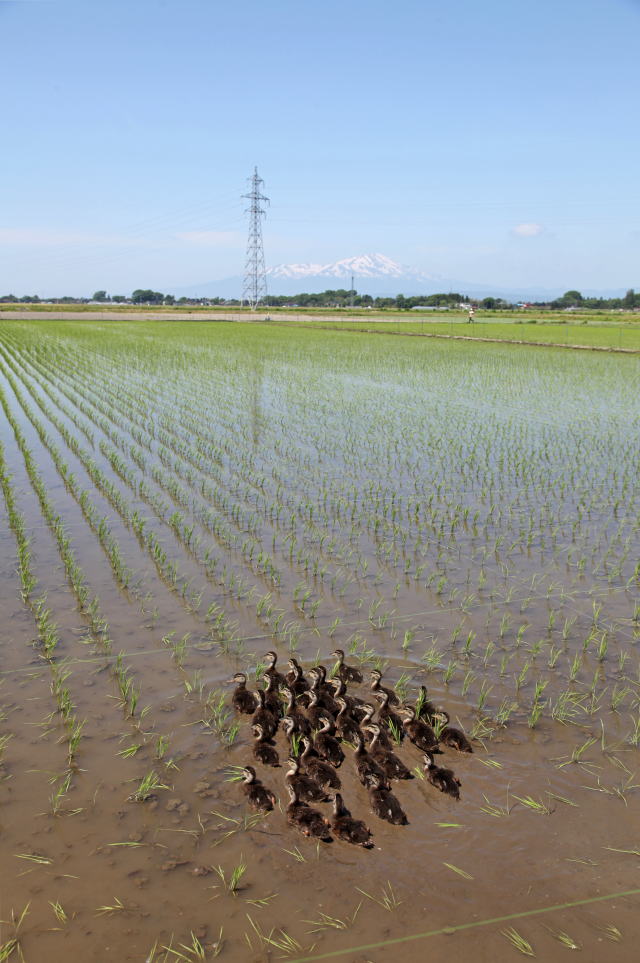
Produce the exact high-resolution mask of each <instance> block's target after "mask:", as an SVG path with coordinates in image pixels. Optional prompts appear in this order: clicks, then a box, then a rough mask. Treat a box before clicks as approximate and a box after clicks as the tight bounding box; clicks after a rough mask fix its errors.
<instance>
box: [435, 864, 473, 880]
mask: <svg viewBox="0 0 640 963" xmlns="http://www.w3.org/2000/svg"><path fill="white" fill-rule="evenodd" d="M442 865H443V866H446V867H447V869H450V870H451V872H452V873H456V874H457V875H458V876H462V878H463V879H473V878H474V877H473V876H472V875H471V874H470V873H467V872H466V871H465V870H464V869H460V867H459V866H454V865H453V863H443V864H442Z"/></svg>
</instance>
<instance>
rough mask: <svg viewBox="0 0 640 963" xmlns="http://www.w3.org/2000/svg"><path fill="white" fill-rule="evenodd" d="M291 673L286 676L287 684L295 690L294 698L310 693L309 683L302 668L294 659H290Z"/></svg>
mask: <svg viewBox="0 0 640 963" xmlns="http://www.w3.org/2000/svg"><path fill="white" fill-rule="evenodd" d="M288 665H289V667H290V668H289V671H288V672H287V674H286V676H285V682H286V684H287V685H288V686H289V688H290V689H292V690H293V694H294V696H300V695H302V694H303V693H304V692H308V691H309V683H308V682H307V680H306V679H305V678H304V676H303V674H302V668H301V667H300V665H299V664H298V663H297V662H296V660H295V659H294V658H291V659H289V662H288Z"/></svg>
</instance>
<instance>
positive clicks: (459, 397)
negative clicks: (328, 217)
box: [0, 320, 640, 963]
mask: <svg viewBox="0 0 640 963" xmlns="http://www.w3.org/2000/svg"><path fill="white" fill-rule="evenodd" d="M638 371H639V369H638V359H637V357H634V356H633V355H629V356H626V355H621V354H618V355H613V354H605V353H595V352H594V353H591V352H582V351H577V352H572V351H567V350H560V349H553V348H549V349H539V348H534V347H524V346H513V345H499V344H482V343H471V342H459V341H439V340H437V339H426V338H425V339H422V338H400V337H398V338H380V337H370V336H367V335H362V334H356V333H349V332H344V331H336V332H333V331H320V330H313V329H312V328H305V329H301V328H287V327H281V326H269V325H257V324H253V325H244V324H231V323H227V324H225V323H193V324H192V323H185V322H176V323H172V322H163V323H151V322H141V323H126V322H121V321H109V322H105V323H92V322H87V321H85V322H82V321H69V322H58V321H55V320H46V321H42V322H40V321H38V322H25V321H9V320H3V321H0V405H1V409H2V411H1V413H0V483H1V487H2V496H1V497H0V612H1V620H0V660H1V661H0V863H1V866H2V872H1V874H0V918H1V919H2V921H3V922H2V924H1V927H0V960H22V959H24V960H26V961H31V963H33V961H40V960H47V961H48V963H62V961H67V960H69V959H72V958H77V959H80V960H87V961H88V960H96V961H106V960H114V961H118V963H123V961H136V963H174V961H184V960H187V961H195V960H211V959H214V958H218V957H219V958H220V959H221V960H229V961H234V963H235V961H256V963H258V961H270V960H277V959H285V960H289V961H296V960H297V961H302V960H305V961H311V960H321V959H336V960H344V961H348V963H364V961H367V960H370V961H374V963H386V961H400V963H405V961H409V960H416V959H426V958H428V959H430V960H434V961H438V963H440V961H445V960H446V961H447V963H461V961H465V960H468V959H473V960H475V961H478V963H485V961H486V963H488V961H495V960H511V959H513V960H517V959H518V958H520V957H521V956H536V957H538V958H539V959H541V960H544V961H551V963H556V961H561V960H563V959H564V958H565V957H566V956H567V953H568V952H569V951H570V950H574V951H581V954H582V955H581V958H582V959H584V960H585V961H594V963H595V961H602V960H605V959H606V960H607V963H630V961H632V960H635V959H636V958H637V945H638V940H639V938H640V913H639V912H638V908H639V906H640V881H639V876H638V870H639V868H640V839H639V836H638V825H639V815H638V806H639V803H640V771H639V769H640V765H639V759H640V757H639V752H640V749H639V746H640V660H639V657H638V652H639V642H640V597H639V593H638V587H639V584H640V564H639V557H640V555H639V551H638V550H639V547H640V537H639V521H640V491H639V487H638V478H640V446H639V445H638V438H639V437H640V391H639V387H640V385H639V377H638ZM336 646H339V647H341V648H342V649H344V650H345V652H346V653H347V661H348V662H349V664H351V665H353V666H359V667H360V668H361V669H362V671H363V672H364V675H365V681H364V683H362V684H361V685H360V686H354V687H350V690H349V691H350V692H351V691H353V692H354V693H357V694H359V695H362V696H365V695H366V694H367V691H368V689H367V687H368V684H369V683H368V670H370V669H372V668H378V669H380V670H381V671H382V672H383V682H384V684H385V685H387V686H388V687H390V688H393V689H394V690H395V692H396V693H397V695H398V697H399V698H400V699H401V700H406V702H407V703H412V702H414V701H415V697H416V694H417V692H418V688H419V686H420V685H426V687H427V690H428V693H429V697H430V698H431V699H433V700H434V702H436V703H437V704H438V705H442V706H444V707H445V708H446V709H447V712H448V713H449V714H450V715H451V721H452V723H455V724H456V725H458V726H460V727H461V728H462V729H463V730H464V731H465V732H466V733H467V735H468V736H469V737H470V739H471V740H472V743H473V748H474V751H473V753H472V754H466V753H457V752H455V751H453V750H451V749H447V748H445V749H444V753H443V755H442V756H439V757H438V759H439V761H440V764H441V765H447V766H450V767H451V768H452V769H453V770H454V771H455V773H456V776H457V777H458V778H459V779H460V782H461V784H462V785H461V790H460V796H461V798H460V800H459V801H456V800H455V799H453V798H452V797H450V796H447V795H445V794H443V793H439V792H437V791H436V790H435V789H434V787H433V786H431V785H430V784H429V782H428V780H427V779H426V778H425V774H424V771H423V769H422V755H421V753H419V752H418V751H417V749H415V747H414V746H412V745H411V744H409V743H408V741H407V740H405V742H404V743H403V744H402V745H401V746H398V748H397V753H398V755H399V756H400V757H401V758H402V759H403V760H404V762H405V763H406V764H407V765H408V766H409V767H410V768H412V769H414V772H415V778H414V779H413V780H410V781H406V782H402V783H397V784H395V788H394V792H396V795H397V797H398V799H399V800H400V802H401V804H402V806H403V808H404V809H405V811H406V814H407V817H408V825H406V826H394V825H389V824H388V823H386V822H383V821H381V820H379V819H377V818H376V817H375V816H374V815H373V814H371V812H370V811H369V800H368V796H367V792H366V790H365V789H364V788H363V787H362V786H361V785H360V784H359V783H358V781H357V779H356V777H355V774H354V770H353V766H352V765H351V758H350V757H351V756H352V755H353V750H352V748H351V747H350V746H348V745H345V746H344V751H345V754H346V757H347V758H346V760H345V762H344V764H343V766H342V768H341V770H340V773H341V778H342V781H343V789H342V794H343V796H344V799H345V802H346V803H347V805H348V807H349V809H350V810H351V811H352V813H353V815H354V816H356V817H358V818H362V819H364V820H365V821H366V822H367V823H368V825H369V827H370V828H371V831H372V833H373V839H374V843H375V847H374V848H373V849H372V850H365V849H363V848H361V847H357V846H349V845H348V844H346V843H343V842H341V841H339V840H337V839H336V840H334V841H333V842H332V843H330V844H325V843H321V842H316V841H315V840H313V841H312V840H309V839H307V838H305V837H304V836H302V835H301V834H299V833H296V831H295V829H294V828H292V827H291V826H289V825H287V821H286V818H285V807H286V805H287V802H288V797H287V794H286V792H285V787H284V773H285V772H286V765H284V766H283V767H282V768H279V769H272V768H267V767H261V766H260V765H258V764H255V765H256V769H257V770H258V774H259V777H260V778H261V779H262V780H263V782H264V784H265V785H266V786H268V787H269V789H271V790H273V792H274V793H275V795H276V796H277V797H278V799H279V804H278V805H276V807H275V809H274V811H273V812H270V813H268V814H261V813H259V812H258V813H256V812H254V811H253V810H251V809H250V808H248V806H247V801H246V799H245V797H244V795H243V792H242V785H241V783H239V782H238V781H237V779H236V778H235V777H236V774H237V771H238V769H237V767H242V766H244V765H246V764H247V763H248V762H250V761H251V760H252V754H251V747H252V736H251V731H250V728H249V726H248V721H247V720H248V717H247V716H239V715H237V714H236V713H235V712H234V710H233V708H232V707H231V702H230V697H231V693H232V691H233V686H231V685H229V684H228V680H229V679H230V678H231V677H232V676H233V674H234V673H236V672H246V674H247V676H248V685H249V687H250V688H252V689H255V688H256V686H257V685H258V684H261V679H262V673H263V670H264V667H265V664H266V663H265V659H264V655H265V653H266V652H267V651H268V650H271V649H272V650H274V651H275V652H276V653H277V654H278V655H279V660H280V661H279V663H278V665H279V667H280V668H282V669H286V663H287V659H288V658H290V657H291V656H294V657H295V658H296V659H298V661H299V662H300V663H301V665H302V666H303V667H304V668H305V669H306V668H308V667H309V666H313V665H315V664H317V663H318V662H322V663H323V664H324V665H326V666H327V668H328V669H331V667H332V665H333V661H334V660H333V659H332V658H331V655H330V654H331V653H332V652H333V650H334V649H335V648H336ZM276 745H277V747H278V751H279V752H280V756H281V759H282V760H283V762H284V761H286V750H285V742H284V736H283V735H282V733H278V735H277V737H276ZM322 806H324V807H325V809H327V810H328V808H329V807H328V806H327V804H321V807H322Z"/></svg>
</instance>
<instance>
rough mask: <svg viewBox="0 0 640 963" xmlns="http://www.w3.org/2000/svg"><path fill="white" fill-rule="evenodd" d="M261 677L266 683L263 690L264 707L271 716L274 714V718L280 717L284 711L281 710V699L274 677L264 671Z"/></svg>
mask: <svg viewBox="0 0 640 963" xmlns="http://www.w3.org/2000/svg"><path fill="white" fill-rule="evenodd" d="M262 678H263V680H264V681H265V682H266V683H267V688H266V689H265V690H264V704H265V707H266V708H267V709H268V710H269V712H270V713H271V714H272V715H273V716H275V718H276V719H281V718H282V716H283V715H284V712H283V710H282V699H281V698H280V692H279V691H278V683H277V682H276V677H275V676H274V675H269V674H268V673H267V672H265V674H264V675H263V676H262Z"/></svg>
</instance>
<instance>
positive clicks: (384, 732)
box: [360, 703, 393, 749]
mask: <svg viewBox="0 0 640 963" xmlns="http://www.w3.org/2000/svg"><path fill="white" fill-rule="evenodd" d="M364 708H365V712H364V714H363V716H362V719H361V720H360V728H361V730H362V732H363V733H364V734H365V740H367V741H368V742H371V733H370V732H369V729H368V727H369V724H370V723H371V722H372V721H373V714H374V712H375V711H376V710H375V709H374V708H373V706H371V705H369V704H368V703H365V706H364ZM378 745H379V746H382V747H383V749H393V743H392V742H391V739H390V738H389V730H388V729H387V727H386V726H385V727H384V729H380V735H379V736H378Z"/></svg>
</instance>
